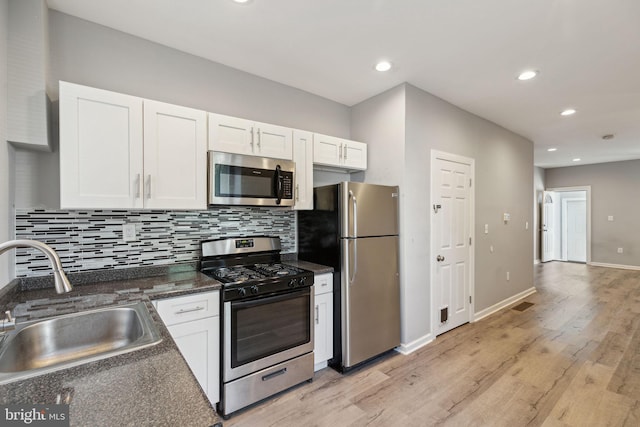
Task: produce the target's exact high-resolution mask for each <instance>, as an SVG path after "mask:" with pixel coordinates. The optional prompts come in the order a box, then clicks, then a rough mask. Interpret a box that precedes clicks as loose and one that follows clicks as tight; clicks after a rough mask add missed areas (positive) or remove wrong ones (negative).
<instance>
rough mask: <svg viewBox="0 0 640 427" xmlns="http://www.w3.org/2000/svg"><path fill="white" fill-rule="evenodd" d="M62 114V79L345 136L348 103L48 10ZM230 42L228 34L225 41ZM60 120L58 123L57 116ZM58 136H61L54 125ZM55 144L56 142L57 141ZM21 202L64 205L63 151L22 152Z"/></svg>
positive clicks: (53, 91)
mask: <svg viewBox="0 0 640 427" xmlns="http://www.w3.org/2000/svg"><path fill="white" fill-rule="evenodd" d="M49 31H50V34H49V35H50V40H49V43H50V49H51V52H50V58H51V64H50V69H51V77H50V80H49V82H48V89H47V90H48V92H49V95H50V97H51V99H52V101H54V104H53V109H54V112H53V118H55V117H56V110H57V102H56V101H57V99H58V86H57V85H58V81H59V80H65V81H70V82H73V83H78V84H83V85H87V86H93V87H97V88H101V89H107V90H112V91H115V92H121V93H126V94H131V95H136V96H140V97H144V98H149V99H155V100H158V101H163V102H169V103H173V104H177V105H185V106H188V107H193V108H199V109H202V110H206V111H211V112H215V113H222V114H228V115H231V116H237V117H243V118H247V119H252V120H257V121H263V122H267V123H273V124H278V125H283V126H289V127H293V128H298V129H304V130H309V131H314V132H320V133H324V134H328V135H334V136H339V137H343V138H349V137H350V116H349V108H348V107H346V106H344V105H342V104H339V103H336V102H333V101H330V100H327V99H325V98H322V97H319V96H316V95H313V94H310V93H308V92H304V91H301V90H298V89H295V88H292V87H289V86H285V85H282V84H279V83H276V82H273V81H271V80H267V79H263V78H260V77H257V76H254V75H251V74H248V73H245V72H243V71H239V70H236V69H233V68H229V67H226V66H224V65H221V64H217V63H214V62H211V61H208V60H205V59H203V58H200V57H196V56H193V55H189V54H187V53H183V52H179V51H177V50H175V49H171V48H168V47H166V46H162V45H159V44H156V43H152V42H149V41H146V40H143V39H141V38H138V37H134V36H131V35H128V34H125V33H122V32H119V31H115V30H112V29H109V28H107V27H103V26H100V25H96V24H93V23H90V22H88V21H84V20H81V19H78V18H74V17H71V16H69V15H65V14H62V13H60V12H56V11H50V14H49ZM221 42H223V41H221ZM54 125H56V123H54ZM53 133H54V135H57V131H56V129H54V132H53ZM54 144H55V141H54ZM16 155H17V157H16V163H17V172H16V173H17V175H18V177H19V180H18V182H17V186H18V192H17V194H18V195H19V196H20V197H19V199H18V200H17V201H16V204H17V206H18V207H34V206H39V207H46V208H57V207H58V206H59V188H58V181H59V170H58V152H57V150H56V151H55V152H54V153H36V152H29V151H18V152H17V153H16Z"/></svg>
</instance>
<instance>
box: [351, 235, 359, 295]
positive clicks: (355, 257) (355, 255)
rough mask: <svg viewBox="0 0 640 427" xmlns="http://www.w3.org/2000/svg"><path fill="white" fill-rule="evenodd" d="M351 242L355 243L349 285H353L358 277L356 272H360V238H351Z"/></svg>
mask: <svg viewBox="0 0 640 427" xmlns="http://www.w3.org/2000/svg"><path fill="white" fill-rule="evenodd" d="M349 243H353V257H350V258H351V259H353V268H352V269H351V274H350V275H349V286H353V281H354V280H355V279H356V273H358V239H353V240H349Z"/></svg>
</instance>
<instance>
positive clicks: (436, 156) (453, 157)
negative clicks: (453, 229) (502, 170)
mask: <svg viewBox="0 0 640 427" xmlns="http://www.w3.org/2000/svg"><path fill="white" fill-rule="evenodd" d="M437 160H446V161H449V162H454V163H461V164H463V165H467V166H469V176H470V179H471V187H470V188H469V237H470V238H471V244H470V245H469V296H470V298H471V301H472V302H471V303H469V311H468V313H469V323H472V322H473V319H474V314H475V309H474V307H475V300H476V298H475V292H474V290H475V246H474V245H475V242H476V233H475V216H476V204H475V192H476V190H475V189H476V186H475V181H476V161H475V159H473V158H471V157H465V156H460V155H457V154H452V153H447V152H444V151H438V150H433V149H432V150H431V165H430V166H431V172H430V174H429V179H430V191H429V202H430V203H429V256H430V257H431V262H430V263H429V266H430V267H429V268H430V272H429V291H430V292H429V295H430V296H429V298H430V300H431V328H430V334H431V336H432V337H433V338H434V339H435V338H437V336H436V325H437V322H438V312H439V309H438V308H437V307H436V301H435V299H434V285H433V284H434V283H435V271H436V264H437V261H436V258H435V256H434V254H435V253H436V252H437V251H436V248H434V245H435V239H434V237H433V236H434V232H433V230H434V222H435V220H434V215H433V211H432V207H433V205H434V204H435V203H434V200H433V195H434V193H435V188H434V181H435V180H434V179H433V176H434V171H435V169H436V167H435V166H436V161H437Z"/></svg>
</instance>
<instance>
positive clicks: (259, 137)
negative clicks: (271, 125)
mask: <svg viewBox="0 0 640 427" xmlns="http://www.w3.org/2000/svg"><path fill="white" fill-rule="evenodd" d="M261 140H262V132H260V128H258V150H260V149H261V148H260V142H261Z"/></svg>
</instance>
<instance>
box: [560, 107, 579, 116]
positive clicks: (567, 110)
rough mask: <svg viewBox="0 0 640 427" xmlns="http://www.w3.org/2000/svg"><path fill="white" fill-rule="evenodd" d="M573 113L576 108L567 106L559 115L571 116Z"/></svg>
mask: <svg viewBox="0 0 640 427" xmlns="http://www.w3.org/2000/svg"><path fill="white" fill-rule="evenodd" d="M575 113H576V110H574V109H573V108H567V109H566V110H564V111H563V112H562V113H560V115H561V116H571V115H573V114H575Z"/></svg>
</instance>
